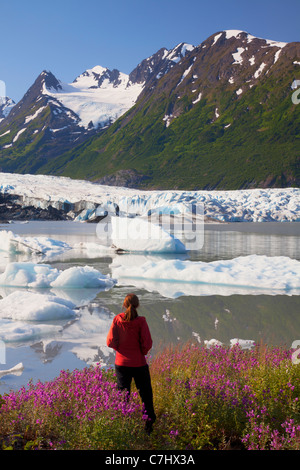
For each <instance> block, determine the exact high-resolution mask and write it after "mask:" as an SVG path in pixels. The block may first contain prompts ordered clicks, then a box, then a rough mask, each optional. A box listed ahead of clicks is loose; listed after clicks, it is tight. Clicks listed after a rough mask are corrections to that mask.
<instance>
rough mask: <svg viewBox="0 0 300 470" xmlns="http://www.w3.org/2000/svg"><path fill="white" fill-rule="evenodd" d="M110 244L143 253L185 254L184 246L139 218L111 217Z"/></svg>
mask: <svg viewBox="0 0 300 470" xmlns="http://www.w3.org/2000/svg"><path fill="white" fill-rule="evenodd" d="M111 225H112V235H111V239H112V243H113V244H114V246H116V248H117V249H120V250H123V251H130V252H145V253H149V252H151V253H185V252H186V248H185V246H184V244H183V243H182V242H181V241H180V240H178V239H177V238H175V237H174V236H172V235H171V234H170V233H168V232H167V231H166V230H164V229H163V228H162V227H161V226H159V225H157V224H153V223H150V222H148V221H147V220H144V219H142V218H140V217H135V218H130V217H112V218H111Z"/></svg>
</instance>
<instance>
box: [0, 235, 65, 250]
mask: <svg viewBox="0 0 300 470" xmlns="http://www.w3.org/2000/svg"><path fill="white" fill-rule="evenodd" d="M69 249H71V247H70V246H69V245H68V244H67V243H65V242H63V241H60V240H54V239H52V238H48V237H21V236H20V235H16V234H14V233H13V232H11V231H6V230H1V231H0V251H6V252H9V253H15V252H21V253H24V252H25V253H28V252H29V253H30V252H34V253H38V254H60V253H62V252H64V251H66V250H69Z"/></svg>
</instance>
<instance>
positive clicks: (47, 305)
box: [0, 291, 76, 322]
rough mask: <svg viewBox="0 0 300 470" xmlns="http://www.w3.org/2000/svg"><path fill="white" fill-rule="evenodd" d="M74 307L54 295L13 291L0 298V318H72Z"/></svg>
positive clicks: (47, 319)
mask: <svg viewBox="0 0 300 470" xmlns="http://www.w3.org/2000/svg"><path fill="white" fill-rule="evenodd" d="M74 308H75V305H74V304H73V303H71V302H69V301H67V300H65V299H61V298H59V297H56V296H54V295H44V294H38V293H32V292H27V291H25V292H20V291H15V292H13V293H12V294H9V295H8V296H7V297H5V298H4V299H2V300H0V318H4V319H10V320H16V321H34V322H37V321H50V320H58V319H66V318H74V317H75V315H76V313H75V311H74Z"/></svg>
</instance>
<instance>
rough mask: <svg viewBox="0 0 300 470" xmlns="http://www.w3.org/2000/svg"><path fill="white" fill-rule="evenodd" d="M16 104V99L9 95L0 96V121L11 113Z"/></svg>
mask: <svg viewBox="0 0 300 470" xmlns="http://www.w3.org/2000/svg"><path fill="white" fill-rule="evenodd" d="M15 104H16V103H15V102H14V100H12V99H11V98H8V97H7V96H3V97H0V122H1V121H3V119H5V118H6V117H7V116H8V115H9V113H10V111H11V110H12V108H13V107H14V106H15Z"/></svg>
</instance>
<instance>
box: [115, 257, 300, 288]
mask: <svg viewBox="0 0 300 470" xmlns="http://www.w3.org/2000/svg"><path fill="white" fill-rule="evenodd" d="M126 263H127V264H126ZM110 267H111V270H112V275H113V276H114V277H116V278H117V279H118V283H119V284H120V283H123V284H124V283H125V284H126V283H127V285H128V284H130V285H132V284H133V285H134V286H136V287H139V288H147V289H148V290H150V291H151V290H152V291H155V290H157V291H158V292H160V293H161V294H162V295H165V296H167V297H179V296H180V295H232V294H264V293H266V294H269V295H278V294H285V295H300V262H299V261H297V260H294V259H291V258H288V257H284V256H277V257H276V256H275V257H268V256H263V255H249V256H242V257H238V258H234V259H231V260H218V261H213V262H209V263H207V262H203V261H190V260H180V259H166V260H155V259H150V260H148V261H146V262H144V263H142V264H140V265H138V264H136V265H134V266H133V265H132V264H131V263H130V262H128V261H126V257H121V258H118V259H114V260H113V262H112V263H111V265H110Z"/></svg>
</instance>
